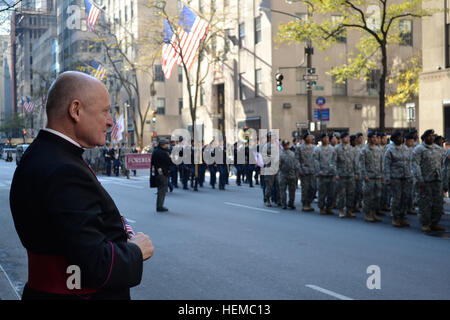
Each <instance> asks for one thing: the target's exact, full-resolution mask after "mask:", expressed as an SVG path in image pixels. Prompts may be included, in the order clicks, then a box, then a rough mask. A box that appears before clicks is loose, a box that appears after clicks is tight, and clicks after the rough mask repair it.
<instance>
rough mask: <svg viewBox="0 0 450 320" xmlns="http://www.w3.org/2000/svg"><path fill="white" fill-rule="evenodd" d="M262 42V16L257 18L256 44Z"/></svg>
mask: <svg viewBox="0 0 450 320" xmlns="http://www.w3.org/2000/svg"><path fill="white" fill-rule="evenodd" d="M260 42H261V16H258V17H256V18H255V44H258V43H260Z"/></svg>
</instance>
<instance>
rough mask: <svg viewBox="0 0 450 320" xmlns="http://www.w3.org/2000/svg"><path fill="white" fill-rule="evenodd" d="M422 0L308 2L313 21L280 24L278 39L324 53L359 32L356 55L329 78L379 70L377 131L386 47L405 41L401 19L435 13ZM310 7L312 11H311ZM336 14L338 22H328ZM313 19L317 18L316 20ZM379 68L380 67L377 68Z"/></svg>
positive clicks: (360, 76) (382, 105)
mask: <svg viewBox="0 0 450 320" xmlns="http://www.w3.org/2000/svg"><path fill="white" fill-rule="evenodd" d="M424 2H425V0H407V1H390V0H372V1H369V0H308V3H309V4H310V6H309V10H310V13H311V14H312V13H313V14H314V17H315V18H314V19H308V20H296V21H291V22H288V23H287V24H284V25H281V26H280V28H279V30H278V36H279V38H280V40H281V41H282V42H296V43H301V42H303V41H306V40H308V39H311V40H312V41H313V43H314V44H315V46H318V47H319V49H321V50H324V49H327V48H329V47H331V46H332V45H333V44H335V43H336V42H337V41H338V39H339V37H341V36H342V35H343V34H346V33H348V32H349V31H353V30H356V31H359V34H360V41H359V42H358V44H357V45H356V48H355V50H356V52H351V53H350V54H349V55H348V57H347V61H346V62H345V63H344V64H342V65H340V66H336V67H334V68H332V69H331V70H330V71H329V74H330V75H333V76H335V78H336V81H337V82H338V83H344V82H345V81H346V80H347V79H361V80H367V79H368V78H369V75H370V73H371V71H372V70H375V69H377V68H380V69H381V72H380V78H379V86H378V89H379V128H380V129H381V130H384V129H385V106H386V82H387V78H388V47H389V46H390V45H395V44H400V43H401V42H402V41H405V34H406V30H405V29H403V28H402V24H401V21H402V20H404V19H411V20H414V19H420V18H422V17H425V16H430V15H432V14H433V13H434V12H436V11H437V10H431V9H424V8H423V3H424ZM312 8H314V12H312ZM330 15H338V16H339V19H334V20H333V19H329V16H330ZM316 18H317V19H316ZM379 66H381V67H379Z"/></svg>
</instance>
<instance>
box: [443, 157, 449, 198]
mask: <svg viewBox="0 0 450 320" xmlns="http://www.w3.org/2000/svg"><path fill="white" fill-rule="evenodd" d="M449 181H450V149H448V150H447V152H446V154H445V157H444V160H443V162H442V182H443V183H442V186H443V188H444V192H448V188H449V186H450V183H449Z"/></svg>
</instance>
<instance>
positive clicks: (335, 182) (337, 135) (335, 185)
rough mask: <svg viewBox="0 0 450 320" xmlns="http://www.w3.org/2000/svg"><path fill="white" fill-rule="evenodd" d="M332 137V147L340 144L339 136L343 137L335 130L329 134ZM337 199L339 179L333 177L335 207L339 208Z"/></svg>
mask: <svg viewBox="0 0 450 320" xmlns="http://www.w3.org/2000/svg"><path fill="white" fill-rule="evenodd" d="M328 137H329V138H330V146H331V147H332V148H336V147H337V145H338V138H337V137H339V138H340V137H341V135H340V134H339V132H334V133H332V134H330V135H329V136H328ZM336 199H337V180H336V179H333V207H332V208H333V209H337V205H336Z"/></svg>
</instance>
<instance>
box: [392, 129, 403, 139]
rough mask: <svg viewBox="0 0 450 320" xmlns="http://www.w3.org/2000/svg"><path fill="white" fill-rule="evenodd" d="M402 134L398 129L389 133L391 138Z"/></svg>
mask: <svg viewBox="0 0 450 320" xmlns="http://www.w3.org/2000/svg"><path fill="white" fill-rule="evenodd" d="M402 135H403V132H401V131H400V130H397V131H395V132H394V133H393V134H391V139H394V138H397V137H400V136H402Z"/></svg>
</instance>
